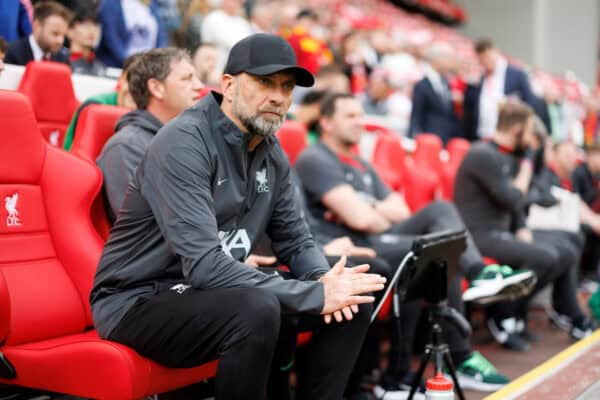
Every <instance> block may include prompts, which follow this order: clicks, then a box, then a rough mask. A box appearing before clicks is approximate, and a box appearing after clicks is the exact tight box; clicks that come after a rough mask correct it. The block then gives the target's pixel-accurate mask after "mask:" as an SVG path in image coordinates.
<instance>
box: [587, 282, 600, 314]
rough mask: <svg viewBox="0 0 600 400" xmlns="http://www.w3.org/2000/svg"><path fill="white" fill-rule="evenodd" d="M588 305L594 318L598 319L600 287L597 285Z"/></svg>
mask: <svg viewBox="0 0 600 400" xmlns="http://www.w3.org/2000/svg"><path fill="white" fill-rule="evenodd" d="M588 306H590V311H591V312H592V316H593V317H594V319H596V320H597V321H600V287H598V289H596V291H595V292H594V294H593V295H592V296H591V297H590V300H589V301H588Z"/></svg>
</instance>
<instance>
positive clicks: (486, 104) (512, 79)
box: [464, 39, 540, 140]
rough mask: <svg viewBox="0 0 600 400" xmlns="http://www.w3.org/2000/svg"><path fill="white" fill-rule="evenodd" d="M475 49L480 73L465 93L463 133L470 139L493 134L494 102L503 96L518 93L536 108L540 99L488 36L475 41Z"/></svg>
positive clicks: (496, 102) (496, 114) (495, 106)
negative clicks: (482, 73)
mask: <svg viewBox="0 0 600 400" xmlns="http://www.w3.org/2000/svg"><path fill="white" fill-rule="evenodd" d="M475 52H476V53H477V58H478V60H479V63H480V64H481V67H482V68H483V71H484V75H483V76H482V77H481V80H480V81H479V83H477V84H476V85H473V86H470V87H469V88H468V89H467V92H466V94H465V115H464V119H465V131H466V132H465V133H466V136H467V137H468V138H470V139H471V140H476V139H477V138H489V137H491V136H492V135H493V134H494V132H495V130H496V122H497V121H498V104H499V102H500V101H501V100H503V99H504V98H505V97H507V96H511V97H512V96H516V97H518V98H519V99H521V100H522V101H524V102H525V103H527V104H529V106H531V107H532V108H533V109H534V110H539V108H540V100H539V99H538V98H537V97H535V95H534V94H533V92H532V91H531V88H530V86H529V78H528V77H527V74H526V73H525V72H524V71H523V70H521V69H519V68H518V67H516V66H513V65H510V64H509V63H508V61H507V60H506V58H504V57H503V56H502V55H501V54H500V52H499V51H498V50H497V49H496V47H495V46H494V44H493V43H492V42H491V41H490V40H487V39H482V40H480V41H478V42H477V43H476V45H475Z"/></svg>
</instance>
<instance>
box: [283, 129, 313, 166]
mask: <svg viewBox="0 0 600 400" xmlns="http://www.w3.org/2000/svg"><path fill="white" fill-rule="evenodd" d="M307 134H308V131H307V129H306V127H305V126H304V124H302V123H300V122H297V121H285V122H284V123H283V125H282V126H281V128H280V129H279V131H278V132H277V138H278V139H279V143H280V144H281V147H282V148H283V151H284V152H285V154H287V156H288V159H289V160H290V165H294V164H295V163H296V159H297V158H298V156H299V155H300V153H302V151H303V150H304V149H305V148H306V147H307V146H308V141H307V138H306V135H307Z"/></svg>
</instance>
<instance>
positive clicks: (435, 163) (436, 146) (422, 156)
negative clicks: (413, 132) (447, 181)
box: [413, 133, 443, 173]
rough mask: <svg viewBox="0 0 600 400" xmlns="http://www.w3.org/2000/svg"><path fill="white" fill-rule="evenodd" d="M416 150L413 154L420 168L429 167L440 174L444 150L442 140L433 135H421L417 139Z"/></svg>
mask: <svg viewBox="0 0 600 400" xmlns="http://www.w3.org/2000/svg"><path fill="white" fill-rule="evenodd" d="M415 142H416V148H415V152H414V154H413V159H414V161H415V163H416V164H417V165H419V166H429V167H430V168H432V169H433V170H434V171H436V172H437V173H439V171H441V167H442V161H441V159H440V152H441V151H442V148H443V143H442V139H440V137H439V136H437V135H434V134H433V133H421V134H418V135H417V136H416V137H415Z"/></svg>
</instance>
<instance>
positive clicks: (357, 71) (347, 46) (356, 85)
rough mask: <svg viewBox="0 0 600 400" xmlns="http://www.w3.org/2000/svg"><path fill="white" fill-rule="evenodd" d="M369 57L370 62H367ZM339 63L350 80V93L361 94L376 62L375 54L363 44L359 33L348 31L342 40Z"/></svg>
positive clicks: (361, 35) (363, 41)
mask: <svg viewBox="0 0 600 400" xmlns="http://www.w3.org/2000/svg"><path fill="white" fill-rule="evenodd" d="M369 55H370V56H371V57H370V58H371V60H370V62H367V58H368V57H369ZM340 62H341V64H342V65H343V66H344V67H343V69H344V73H345V74H346V76H347V77H348V79H350V88H351V90H352V93H355V94H356V93H361V92H363V91H364V90H365V88H366V86H367V82H368V80H369V75H370V74H371V69H372V66H373V65H375V64H376V62H377V54H376V53H375V52H374V50H373V49H372V48H370V47H369V45H368V44H367V43H366V42H365V40H364V38H363V34H362V33H361V32H360V31H350V32H349V33H347V34H346V35H345V36H344V37H343V38H342V43H341V46H340Z"/></svg>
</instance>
